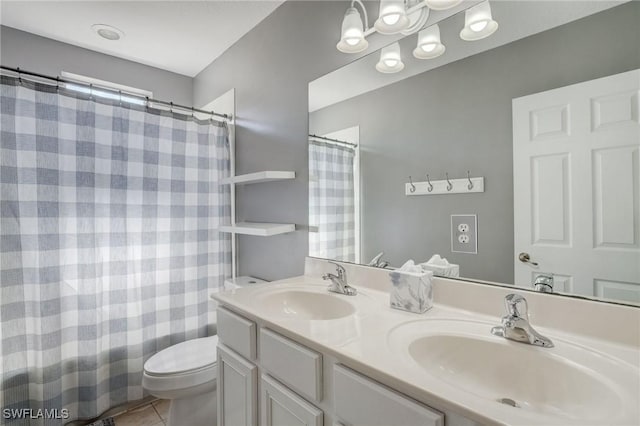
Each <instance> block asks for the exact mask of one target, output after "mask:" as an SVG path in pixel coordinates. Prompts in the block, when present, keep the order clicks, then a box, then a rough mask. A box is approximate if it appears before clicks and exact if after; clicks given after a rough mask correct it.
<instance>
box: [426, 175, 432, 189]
mask: <svg viewBox="0 0 640 426" xmlns="http://www.w3.org/2000/svg"><path fill="white" fill-rule="evenodd" d="M427 183H428V184H429V187H428V188H427V191H429V192H431V191H433V184H432V183H431V179H429V173H427Z"/></svg>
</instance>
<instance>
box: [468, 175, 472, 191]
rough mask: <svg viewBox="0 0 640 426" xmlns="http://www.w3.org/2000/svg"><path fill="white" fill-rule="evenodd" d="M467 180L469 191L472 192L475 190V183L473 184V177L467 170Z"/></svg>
mask: <svg viewBox="0 0 640 426" xmlns="http://www.w3.org/2000/svg"><path fill="white" fill-rule="evenodd" d="M467 180H468V181H469V185H467V189H468V190H469V191H471V190H472V189H473V182H471V176H470V175H469V170H467Z"/></svg>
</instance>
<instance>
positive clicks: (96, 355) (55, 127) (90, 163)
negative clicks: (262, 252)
mask: <svg viewBox="0 0 640 426" xmlns="http://www.w3.org/2000/svg"><path fill="white" fill-rule="evenodd" d="M0 86H1V122H0V131H1V145H0V172H1V173H0V220H1V222H0V231H1V239H0V255H1V259H0V344H1V346H0V409H2V410H0V423H7V424H29V421H26V420H25V419H20V418H15V417H16V415H17V413H18V412H19V411H17V412H16V411H14V412H13V414H11V415H10V416H7V415H6V414H7V412H6V410H7V409H15V410H20V409H31V410H32V412H31V415H32V416H33V414H34V412H35V413H38V411H37V410H45V409H48V410H56V409H57V410H62V409H64V410H65V411H66V412H67V413H68V417H69V418H68V419H61V418H58V419H49V420H46V419H44V418H39V419H32V420H30V424H51V425H54V424H62V423H65V422H67V421H68V420H72V419H83V418H84V419H86V418H92V417H95V416H97V415H99V414H101V413H102V412H104V411H105V410H107V409H109V408H111V407H114V406H116V405H119V404H122V403H125V402H128V401H132V400H137V399H140V398H142V397H143V396H144V395H143V389H142V387H141V379H142V369H143V363H144V361H145V360H146V359H147V358H149V357H150V356H151V355H152V354H154V353H155V352H157V351H158V350H161V349H163V348H165V347H167V346H169V345H172V344H175V343H178V342H181V341H184V340H187V339H191V338H195V337H202V336H206V335H207V333H208V325H209V324H210V320H211V314H212V311H211V309H210V306H209V302H208V300H209V293H210V290H211V289H212V288H215V287H218V286H221V285H222V283H223V280H224V278H225V276H226V275H227V274H228V272H229V269H230V259H231V250H230V246H231V244H230V239H229V237H228V236H225V234H221V233H219V232H218V231H217V228H218V226H219V225H221V224H228V223H229V221H230V211H231V208H230V193H229V188H228V185H227V186H225V185H218V183H217V182H218V181H219V180H220V179H221V178H223V177H227V176H228V174H229V170H230V164H229V146H228V137H227V135H228V133H227V128H226V126H225V125H223V124H220V123H217V122H213V121H199V120H196V119H194V118H192V117H189V116H182V115H177V114H172V113H169V112H165V111H162V112H161V111H158V110H151V109H145V108H144V107H137V106H133V105H128V106H127V105H120V104H119V103H118V102H113V103H110V102H108V101H100V100H98V99H87V98H83V97H82V96H81V95H78V94H74V93H72V92H65V90H64V89H62V88H60V89H56V87H51V86H47V85H43V84H37V83H31V82H26V81H21V82H20V81H17V80H16V79H14V78H11V77H7V76H2V81H1V85H0ZM3 410H4V411H3ZM23 414H24V413H23ZM49 414H51V412H50V413H49ZM58 414H60V412H58ZM11 416H13V417H14V418H13V420H12V419H10V418H9V417H11ZM44 417H46V416H44ZM58 417H62V416H58ZM65 417H66V416H65Z"/></svg>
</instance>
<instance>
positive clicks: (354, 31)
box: [336, 7, 369, 53]
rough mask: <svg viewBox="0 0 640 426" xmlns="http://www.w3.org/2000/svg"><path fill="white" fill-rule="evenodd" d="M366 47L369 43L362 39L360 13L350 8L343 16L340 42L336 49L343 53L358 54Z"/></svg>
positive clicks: (362, 30) (362, 31)
mask: <svg viewBox="0 0 640 426" xmlns="http://www.w3.org/2000/svg"><path fill="white" fill-rule="evenodd" d="M367 47H369V42H368V41H367V40H366V39H365V38H364V29H363V25H362V18H361V17H360V12H358V10H357V9H356V8H355V7H350V8H349V9H347V12H346V13H345V14H344V19H343V20H342V32H341V34H340V41H339V42H338V44H337V45H336V48H338V50H339V51H341V52H343V53H358V52H362V51H363V50H365V49H366V48H367Z"/></svg>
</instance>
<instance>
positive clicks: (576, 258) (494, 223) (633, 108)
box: [309, 1, 640, 305]
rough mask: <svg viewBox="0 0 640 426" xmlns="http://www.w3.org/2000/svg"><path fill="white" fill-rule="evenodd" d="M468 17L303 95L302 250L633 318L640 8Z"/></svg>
mask: <svg viewBox="0 0 640 426" xmlns="http://www.w3.org/2000/svg"><path fill="white" fill-rule="evenodd" d="M477 3H478V2H469V4H468V5H467V4H466V2H464V3H462V4H461V5H460V6H459V8H458V9H457V10H455V11H452V12H451V13H450V14H449V15H448V16H445V15H443V14H436V13H432V16H431V17H430V18H429V20H428V21H427V23H426V24H425V26H424V27H423V31H420V32H415V33H413V34H409V35H406V36H404V37H402V38H398V37H392V36H382V35H379V34H373V35H371V36H370V37H389V43H390V44H389V45H388V46H386V47H384V48H383V49H381V50H377V51H372V52H371V53H370V54H367V55H366V56H361V57H360V58H359V59H357V60H355V61H353V62H352V63H350V64H348V65H347V66H344V67H342V68H340V69H337V70H335V71H333V72H331V73H329V74H327V75H324V76H322V77H320V78H318V79H317V80H315V81H312V82H310V83H309V135H310V136H309V175H310V178H309V179H310V183H309V185H310V188H309V212H310V213H309V214H310V217H309V224H310V229H311V232H310V234H309V254H310V255H311V256H315V257H321V258H328V259H336V260H341V261H348V262H356V263H360V264H372V265H375V266H379V267H385V266H388V267H399V266H400V265H402V264H403V263H404V262H405V261H407V260H408V259H413V260H415V261H416V263H422V262H426V261H428V260H430V259H434V260H433V261H432V262H431V266H433V265H436V266H437V265H439V266H440V269H438V268H434V270H436V271H439V272H438V273H440V274H445V275H446V274H449V275H451V276H454V277H456V276H457V277H460V278H462V279H468V280H474V281H480V282H490V283H498V284H505V285H515V286H518V287H522V288H528V289H533V288H534V287H535V286H536V282H537V285H538V290H551V288H549V287H552V291H553V292H554V293H558V294H571V295H580V296H584V297H590V298H597V299H600V300H608V301H618V302H622V303H626V304H634V305H638V304H640V122H639V109H640V99H639V98H640V90H639V89H640V47H639V46H640V25H639V24H638V23H639V22H640V2H636V1H630V2H620V1H618V2H605V1H566V2H563V1H553V2H550V1H491V2H490V7H491V12H492V16H493V19H494V20H495V21H496V22H497V23H498V24H499V27H498V30H497V31H495V32H494V33H493V34H491V35H490V36H489V37H486V38H483V39H480V40H476V41H467V40H463V39H462V38H461V30H462V29H463V28H464V27H465V7H466V8H468V7H469V6H472V5H474V4H477ZM374 18H375V17H374ZM432 18H433V19H432ZM436 18H439V19H440V20H439V21H438V20H436ZM338 24H339V22H338V23H337V24H336V25H338ZM436 24H437V28H436V26H435V25H436ZM467 38H468V37H467ZM438 39H439V42H440V43H438ZM421 41H422V45H421V44H420V42H421ZM442 46H444V48H442ZM414 51H415V54H416V56H417V57H416V56H414ZM418 57H421V58H418ZM423 58H424V59H423ZM399 62H401V63H402V65H399ZM399 68H401V70H399V71H398V69H399ZM381 71H383V72H381ZM393 71H397V72H393ZM427 175H428V177H427ZM382 252H383V253H384V254H383V255H382V256H378V255H379V254H380V253H382ZM435 255H439V256H440V257H441V258H446V259H447V262H448V263H449V266H446V263H444V262H443V261H438V260H437V258H434V256H435ZM455 265H457V266H455ZM550 280H551V281H550ZM547 284H551V285H550V286H549V285H547Z"/></svg>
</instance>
